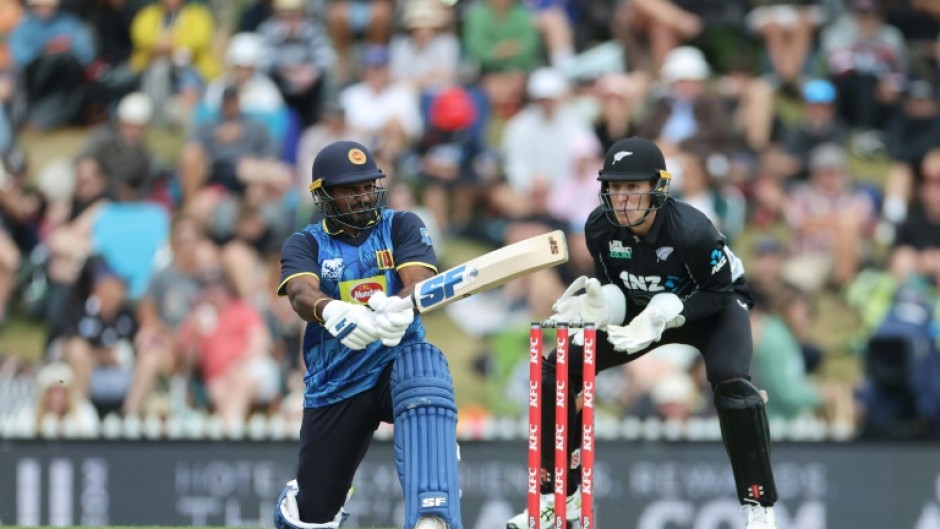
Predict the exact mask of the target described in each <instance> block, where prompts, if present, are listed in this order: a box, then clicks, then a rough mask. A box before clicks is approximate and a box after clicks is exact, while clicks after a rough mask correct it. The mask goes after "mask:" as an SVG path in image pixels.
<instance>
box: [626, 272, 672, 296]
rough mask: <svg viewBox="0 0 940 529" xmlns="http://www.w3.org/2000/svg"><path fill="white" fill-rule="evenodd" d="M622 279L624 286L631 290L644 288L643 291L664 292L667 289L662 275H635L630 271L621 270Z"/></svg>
mask: <svg viewBox="0 0 940 529" xmlns="http://www.w3.org/2000/svg"><path fill="white" fill-rule="evenodd" d="M620 280H621V281H623V284H624V286H626V287H627V288H628V289H630V290H642V291H643V292H662V291H664V290H666V287H665V286H663V284H662V282H663V278H662V277H661V276H635V275H633V274H631V273H630V272H621V273H620Z"/></svg>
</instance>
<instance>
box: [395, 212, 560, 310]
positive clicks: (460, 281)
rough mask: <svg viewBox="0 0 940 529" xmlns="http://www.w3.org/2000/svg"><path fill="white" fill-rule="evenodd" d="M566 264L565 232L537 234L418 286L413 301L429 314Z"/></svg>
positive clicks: (456, 267)
mask: <svg viewBox="0 0 940 529" xmlns="http://www.w3.org/2000/svg"><path fill="white" fill-rule="evenodd" d="M566 261H568V245H567V242H566V240H565V235H564V233H563V232H562V231H561V230H556V231H553V232H551V233H546V234H543V235H537V236H535V237H532V238H529V239H526V240H523V241H519V242H517V243H514V244H510V245H509V246H504V247H503V248H499V249H498V250H494V251H492V252H490V253H487V254H484V255H481V256H480V257H477V258H474V259H471V260H469V261H467V262H466V263H464V264H462V265H459V266H455V267H454V268H451V269H449V270H446V271H444V272H441V273H440V274H438V275H436V276H434V277H432V278H430V279H426V280H424V281H422V282H421V283H418V284H417V285H416V286H415V292H414V294H413V295H412V302H413V304H414V307H415V308H416V309H417V310H418V312H427V311H429V310H434V309H437V308H440V307H443V306H445V305H448V304H450V303H452V302H454V301H457V300H458V299H463V298H465V297H468V296H470V295H472V294H476V293H478V292H483V291H486V290H489V289H491V288H496V287H498V286H500V285H502V284H504V283H507V282H509V281H512V280H513V279H516V278H519V277H522V276H524V275H528V274H531V273H533V272H537V271H539V270H543V269H545V268H550V267H553V266H557V265H560V264H562V263H564V262H566Z"/></svg>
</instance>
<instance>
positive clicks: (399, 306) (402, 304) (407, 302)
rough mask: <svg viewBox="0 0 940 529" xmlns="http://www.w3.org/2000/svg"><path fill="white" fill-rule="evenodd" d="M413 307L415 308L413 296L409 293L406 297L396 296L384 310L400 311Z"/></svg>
mask: <svg viewBox="0 0 940 529" xmlns="http://www.w3.org/2000/svg"><path fill="white" fill-rule="evenodd" d="M413 308H415V296H414V294H411V295H410V296H408V297H405V298H398V299H396V300H394V301H392V302H391V303H389V305H388V307H387V308H386V309H385V310H387V311H388V312H401V311H403V310H406V309H413Z"/></svg>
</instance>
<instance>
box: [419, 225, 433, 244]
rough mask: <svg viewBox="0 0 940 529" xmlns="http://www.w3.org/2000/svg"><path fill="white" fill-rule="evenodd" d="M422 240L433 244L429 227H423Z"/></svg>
mask: <svg viewBox="0 0 940 529" xmlns="http://www.w3.org/2000/svg"><path fill="white" fill-rule="evenodd" d="M421 242H423V243H424V244H427V245H428V246H431V235H430V234H428V229H427V228H421Z"/></svg>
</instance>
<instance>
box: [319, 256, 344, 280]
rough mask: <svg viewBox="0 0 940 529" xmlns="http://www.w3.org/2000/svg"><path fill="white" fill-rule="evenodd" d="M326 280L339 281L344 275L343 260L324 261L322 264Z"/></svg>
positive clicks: (339, 258) (338, 258) (340, 258)
mask: <svg viewBox="0 0 940 529" xmlns="http://www.w3.org/2000/svg"><path fill="white" fill-rule="evenodd" d="M320 269H321V270H322V271H323V278H324V279H339V278H340V277H342V275H343V258H342V257H337V258H336V259H324V260H323V262H322V263H321V264H320Z"/></svg>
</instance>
